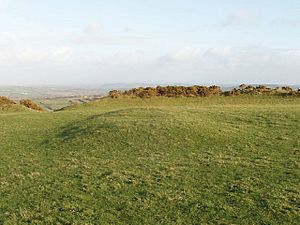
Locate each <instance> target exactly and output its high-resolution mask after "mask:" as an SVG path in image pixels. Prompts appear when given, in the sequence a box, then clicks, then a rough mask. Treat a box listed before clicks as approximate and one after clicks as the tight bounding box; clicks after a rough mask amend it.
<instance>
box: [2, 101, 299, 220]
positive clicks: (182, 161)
mask: <svg viewBox="0 0 300 225" xmlns="http://www.w3.org/2000/svg"><path fill="white" fill-rule="evenodd" d="M0 137H1V140H0V151H1V154H0V224H5V225H7V224H132V225H133V224H137V225H138V224H300V98H297V97H285V98H284V97H271V96H270V97H266V96H237V97H208V98H179V99H175V98H163V97H161V98H152V99H138V98H136V99H130V98H120V99H110V98H105V99H102V100H100V101H97V102H92V103H88V104H83V105H75V106H72V107H70V108H67V109H65V110H62V111H59V112H54V113H53V112H44V113H37V112H33V111H29V110H23V109H22V110H20V109H18V110H7V111H2V112H0Z"/></svg>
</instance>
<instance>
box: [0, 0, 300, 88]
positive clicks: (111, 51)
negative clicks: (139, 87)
mask: <svg viewBox="0 0 300 225" xmlns="http://www.w3.org/2000/svg"><path fill="white" fill-rule="evenodd" d="M107 83H163V84H172V83H189V84H192V83H193V84H240V83H251V84H253V83H255V84H258V83H259V84H300V1H299V0H285V1H282V0H238V1H237V0H151V1H148V0H109V1H107V0H64V1H61V0H43V1H41V0H0V85H24V86H30V85H34V86H37V85H47V86H49V85H73V86H74V85H75V86H84V85H101V84H107Z"/></svg>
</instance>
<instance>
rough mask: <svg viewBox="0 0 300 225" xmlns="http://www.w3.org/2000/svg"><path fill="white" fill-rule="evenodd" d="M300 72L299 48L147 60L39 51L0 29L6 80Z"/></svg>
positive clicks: (72, 49) (257, 79)
mask: <svg viewBox="0 0 300 225" xmlns="http://www.w3.org/2000/svg"><path fill="white" fill-rule="evenodd" d="M299 74H300V50H299V49H268V48H258V47H257V48H250V47H248V48H233V47H223V48H206V49H205V48H196V47H189V46H187V47H184V48H181V49H177V50H174V51H172V52H169V53H166V54H164V55H161V56H159V55H157V56H152V57H151V58H149V57H146V53H145V52H143V51H125V50H123V51H121V50H120V51H116V52H115V53H111V54H109V53H106V54H104V53H102V54H99V53H96V52H93V51H89V52H87V51H84V50H82V49H81V50H80V48H77V47H76V46H72V45H71V46H70V45H61V46H60V47H58V46H54V47H53V46H52V47H50V46H49V47H48V48H47V49H41V48H39V47H36V46H34V45H26V44H25V43H24V42H22V38H18V36H16V35H15V34H12V33H0V79H1V80H2V82H1V83H2V84H3V83H4V84H19V85H21V84H35V85H36V84H66V85H67V84H82V83H83V84H97V83H113V82H118V83H119V82H152V83H156V82H162V83H168V82H171V83H172V82H182V83H219V84H220V83H300V76H299Z"/></svg>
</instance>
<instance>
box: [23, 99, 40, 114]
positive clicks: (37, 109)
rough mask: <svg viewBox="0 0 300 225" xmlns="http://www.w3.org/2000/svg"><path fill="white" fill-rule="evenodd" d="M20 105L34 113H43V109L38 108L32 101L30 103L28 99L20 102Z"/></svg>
mask: <svg viewBox="0 0 300 225" xmlns="http://www.w3.org/2000/svg"><path fill="white" fill-rule="evenodd" d="M20 104H21V105H23V106H25V107H27V108H29V109H32V110H35V111H43V109H42V108H41V107H40V106H38V105H37V104H36V103H34V102H33V101H31V100H29V99H23V100H21V101H20Z"/></svg>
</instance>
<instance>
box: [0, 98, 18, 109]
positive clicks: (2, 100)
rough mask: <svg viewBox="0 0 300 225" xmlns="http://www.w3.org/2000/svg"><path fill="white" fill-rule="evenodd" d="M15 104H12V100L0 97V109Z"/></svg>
mask: <svg viewBox="0 0 300 225" xmlns="http://www.w3.org/2000/svg"><path fill="white" fill-rule="evenodd" d="M15 104H16V102H14V101H13V100H10V99H9V98H7V97H4V96H0V109H3V108H10V107H12V106H13V105H15Z"/></svg>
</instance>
